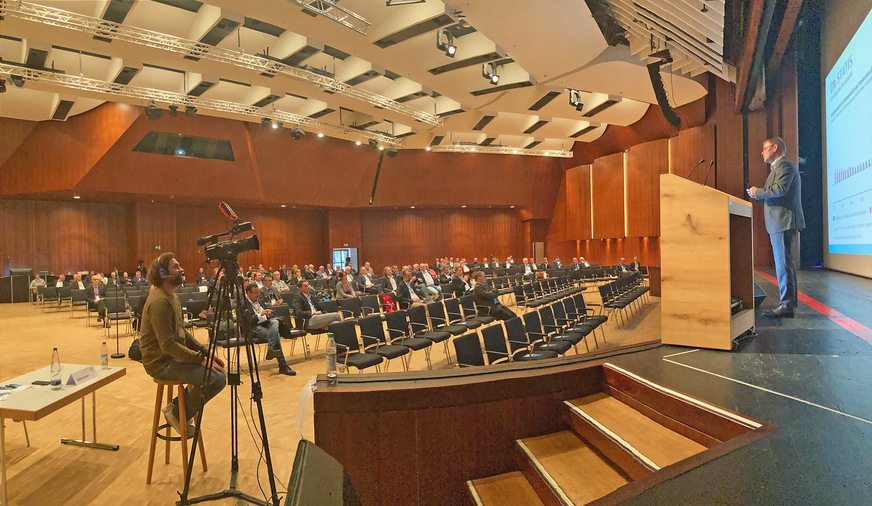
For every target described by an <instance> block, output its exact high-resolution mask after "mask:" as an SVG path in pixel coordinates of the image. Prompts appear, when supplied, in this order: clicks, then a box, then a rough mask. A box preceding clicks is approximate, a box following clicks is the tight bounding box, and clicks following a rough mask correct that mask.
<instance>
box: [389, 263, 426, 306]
mask: <svg viewBox="0 0 872 506" xmlns="http://www.w3.org/2000/svg"><path fill="white" fill-rule="evenodd" d="M398 285H399V286H398V287H397V302H399V303H400V307H401V308H407V307H409V306H416V305H419V304H429V303H431V302H433V299H431V298H430V297H429V296H423V297H422V296H421V294H419V293H418V291H417V289H416V288H417V285H418V280H417V279H416V278H414V277H412V270H411V269H403V279H402V281H400V283H398Z"/></svg>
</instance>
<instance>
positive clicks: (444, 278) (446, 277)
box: [439, 272, 451, 285]
mask: <svg viewBox="0 0 872 506" xmlns="http://www.w3.org/2000/svg"><path fill="white" fill-rule="evenodd" d="M445 283H451V275H450V274H445V273H444V272H440V273H439V284H440V285H441V284H445Z"/></svg>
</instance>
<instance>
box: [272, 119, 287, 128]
mask: <svg viewBox="0 0 872 506" xmlns="http://www.w3.org/2000/svg"><path fill="white" fill-rule="evenodd" d="M272 127H273V130H281V129H282V128H284V127H285V124H284V123H282V122H281V121H279V120H275V121H273V124H272Z"/></svg>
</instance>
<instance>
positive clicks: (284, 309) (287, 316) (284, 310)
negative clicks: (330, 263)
mask: <svg viewBox="0 0 872 506" xmlns="http://www.w3.org/2000/svg"><path fill="white" fill-rule="evenodd" d="M204 306H205V304H204ZM270 309H272V311H273V316H279V317H281V318H282V319H283V320H284V321H285V322H286V323H287V324H288V325H290V324H291V323H292V322H291V308H290V307H288V305H287V304H279V305H278V306H273V307H271V308H270ZM190 310H191V308H190V307H188V311H190ZM192 314H193V316H194V318H196V317H197V315H198V314H200V313H193V312H192Z"/></svg>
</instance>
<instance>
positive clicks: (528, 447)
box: [517, 431, 629, 505]
mask: <svg viewBox="0 0 872 506" xmlns="http://www.w3.org/2000/svg"><path fill="white" fill-rule="evenodd" d="M517 444H518V447H519V448H520V451H521V454H522V456H521V459H520V464H521V468H522V469H523V471H524V476H526V477H527V479H528V480H530V483H531V485H532V486H533V488H534V489H535V490H537V491H538V492H539V495H540V497H542V499H543V502H545V503H548V504H554V503H555V499H556V501H557V502H559V503H562V504H565V505H570V504H586V503H589V502H591V501H594V500H596V499H599V498H600V497H603V496H604V495H606V494H608V493H610V492H613V491H614V490H616V489H617V488H619V487H621V486H623V485H626V484H627V483H628V481H629V480H628V478H627V477H626V476H625V475H624V474H623V473H622V472H621V471H620V470H619V469H618V468H617V467H616V466H615V465H614V464H613V463H611V462H610V461H608V460H605V459H604V458H603V457H601V456H600V455H599V454H598V453H597V452H596V451H594V450H593V449H592V448H591V447H589V446H588V445H587V444H585V443H584V441H582V440H581V439H579V437H578V436H576V435H575V434H574V433H572V432H570V431H562V432H557V433H554V434H548V435H545V436H539V437H532V438H527V439H519V440H518V441H517ZM549 493H550V494H552V495H553V497H545V494H549Z"/></svg>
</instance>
